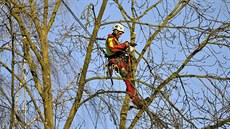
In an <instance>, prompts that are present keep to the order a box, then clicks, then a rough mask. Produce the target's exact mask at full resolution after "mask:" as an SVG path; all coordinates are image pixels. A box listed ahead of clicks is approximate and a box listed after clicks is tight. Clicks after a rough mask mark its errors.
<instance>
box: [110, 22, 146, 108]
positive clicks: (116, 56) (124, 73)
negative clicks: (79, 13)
mask: <svg viewBox="0 0 230 129" xmlns="http://www.w3.org/2000/svg"><path fill="white" fill-rule="evenodd" d="M112 30H113V33H112V34H108V37H107V39H106V53H107V57H108V62H109V63H108V65H110V66H113V69H114V70H115V71H116V72H118V73H119V74H120V75H121V77H122V78H123V81H124V82H125V84H126V91H127V92H128V94H129V96H130V98H131V100H132V102H133V104H134V105H136V106H137V108H142V106H143V104H142V100H141V99H140V98H139V95H138V93H137V90H136V88H135V86H134V84H133V83H132V82H131V80H130V78H132V71H131V69H132V68H131V67H132V66H131V63H132V61H131V60H130V58H128V56H126V53H127V52H126V50H127V49H128V48H129V46H130V43H129V42H127V41H126V42H124V43H120V42H119V41H118V39H119V38H120V37H121V36H122V34H123V33H124V26H123V25H121V24H115V25H114V27H113V28H112Z"/></svg>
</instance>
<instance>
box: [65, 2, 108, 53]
mask: <svg viewBox="0 0 230 129" xmlns="http://www.w3.org/2000/svg"><path fill="white" fill-rule="evenodd" d="M62 3H63V4H64V5H65V7H66V9H67V10H68V11H69V12H70V13H71V15H72V16H73V17H74V19H75V20H76V21H77V22H78V24H80V26H81V27H82V28H83V29H84V31H85V32H86V33H87V34H88V35H89V36H90V37H91V36H92V35H91V34H90V32H89V31H88V30H87V29H86V28H85V26H84V25H83V24H82V22H81V21H80V20H79V19H78V18H77V16H76V15H75V14H74V13H73V11H72V10H71V9H70V7H69V6H68V5H67V4H66V3H65V2H64V0H62ZM95 44H96V46H97V49H99V50H100V51H101V52H102V53H103V54H104V56H105V57H106V52H105V50H104V49H103V48H102V47H101V46H100V45H99V44H98V42H97V40H96V41H95Z"/></svg>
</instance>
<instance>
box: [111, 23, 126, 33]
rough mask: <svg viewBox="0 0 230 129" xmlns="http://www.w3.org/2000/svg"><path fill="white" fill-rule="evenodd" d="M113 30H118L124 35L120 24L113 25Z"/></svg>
mask: <svg viewBox="0 0 230 129" xmlns="http://www.w3.org/2000/svg"><path fill="white" fill-rule="evenodd" d="M113 30H118V31H121V32H123V33H124V26H123V25H121V24H115V25H114V27H113Z"/></svg>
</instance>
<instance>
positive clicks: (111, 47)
mask: <svg viewBox="0 0 230 129" xmlns="http://www.w3.org/2000/svg"><path fill="white" fill-rule="evenodd" d="M125 47H126V46H125V43H120V42H119V41H118V39H117V37H116V36H114V35H113V34H109V35H108V38H107V39H106V53H107V56H108V57H109V56H113V55H114V54H116V53H117V52H120V51H122V50H124V49H125Z"/></svg>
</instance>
